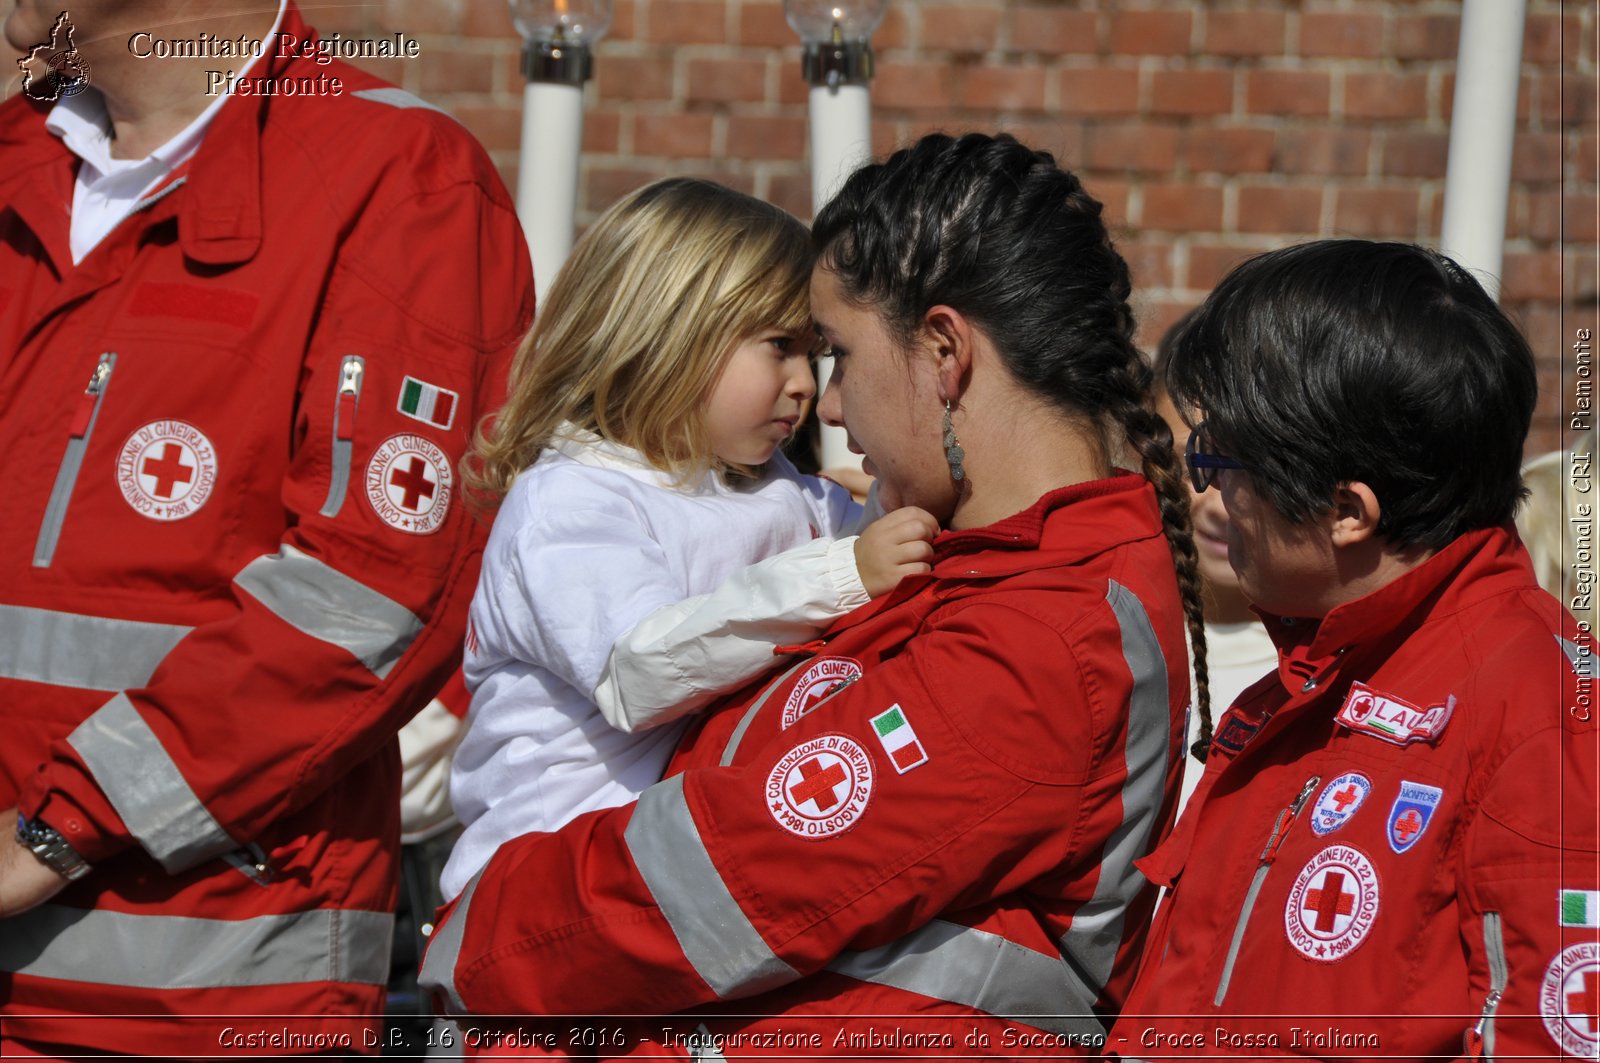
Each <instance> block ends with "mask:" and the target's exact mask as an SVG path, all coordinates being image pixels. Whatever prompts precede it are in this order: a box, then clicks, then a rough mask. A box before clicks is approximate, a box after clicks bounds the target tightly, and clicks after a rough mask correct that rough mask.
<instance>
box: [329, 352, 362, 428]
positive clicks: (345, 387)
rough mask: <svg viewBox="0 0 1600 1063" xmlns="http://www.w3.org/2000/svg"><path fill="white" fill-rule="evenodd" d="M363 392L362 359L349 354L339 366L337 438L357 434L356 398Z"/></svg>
mask: <svg viewBox="0 0 1600 1063" xmlns="http://www.w3.org/2000/svg"><path fill="white" fill-rule="evenodd" d="M360 394H361V359H359V358H357V357H355V356H354V355H347V356H346V357H345V360H344V365H342V366H340V367H339V432H338V435H337V436H336V437H335V438H338V439H342V440H350V439H354V438H355V436H356V399H357V397H359V396H360Z"/></svg>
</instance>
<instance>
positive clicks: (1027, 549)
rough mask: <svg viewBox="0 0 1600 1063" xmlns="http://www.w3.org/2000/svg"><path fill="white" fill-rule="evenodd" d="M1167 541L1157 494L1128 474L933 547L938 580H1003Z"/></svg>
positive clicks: (948, 536)
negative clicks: (1128, 545)
mask: <svg viewBox="0 0 1600 1063" xmlns="http://www.w3.org/2000/svg"><path fill="white" fill-rule="evenodd" d="M1161 534H1162V525H1161V509H1160V507H1159V505H1158V504H1157V502H1156V496H1155V489H1154V488H1152V487H1151V486H1150V484H1149V483H1148V481H1146V480H1145V478H1144V477H1143V476H1140V475H1138V474H1137V473H1127V472H1124V473H1122V474H1121V475H1117V476H1113V477H1111V478H1109V479H1105V480H1091V481H1089V482H1087V483H1080V484H1072V485H1071V486H1069V487H1061V488H1057V489H1056V490H1054V491H1051V492H1049V493H1048V494H1046V495H1044V496H1043V497H1042V498H1040V499H1039V500H1038V501H1037V502H1035V503H1034V504H1033V505H1031V506H1029V507H1028V508H1027V509H1025V510H1023V511H1022V512H1020V513H1016V514H1013V515H1012V516H1009V517H1006V518H1004V519H1003V520H998V521H996V522H995V523H993V524H989V525H986V526H984V527H981V528H965V529H962V530H961V531H951V532H945V533H943V534H941V535H939V536H938V537H937V538H936V539H934V541H933V554H934V562H933V571H934V575H935V576H938V577H968V578H971V577H978V578H988V577H999V576H1009V575H1014V574H1016V573H1018V572H1021V571H1024V570H1027V569H1035V568H1049V567H1053V566H1056V565H1064V564H1072V563H1075V562H1078V561H1082V560H1083V559H1084V558H1088V557H1092V556H1094V555H1095V554H1099V553H1103V552H1104V551H1106V550H1110V549H1113V548H1115V547H1117V546H1121V545H1122V544H1124V543H1128V542H1133V541H1135V540H1138V539H1148V538H1150V537H1152V536H1157V535H1161Z"/></svg>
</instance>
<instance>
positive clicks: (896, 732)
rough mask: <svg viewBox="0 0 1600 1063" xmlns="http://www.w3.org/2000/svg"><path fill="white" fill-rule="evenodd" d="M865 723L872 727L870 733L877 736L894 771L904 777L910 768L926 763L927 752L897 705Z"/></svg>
mask: <svg viewBox="0 0 1600 1063" xmlns="http://www.w3.org/2000/svg"><path fill="white" fill-rule="evenodd" d="M867 722H868V723H870V724H871V725H872V732H873V734H875V735H877V736H878V742H879V744H880V745H882V746H883V751H884V752H885V753H887V754H889V760H890V762H891V763H893V764H894V770H895V771H897V772H898V773H900V774H901V775H904V774H905V773H906V772H908V771H910V770H911V769H912V768H915V767H918V766H920V765H923V764H926V763H928V752H927V750H925V749H923V748H922V743H921V742H919V741H917V732H916V731H915V730H913V729H912V727H911V721H910V720H908V719H906V714H905V711H904V710H902V709H901V708H900V706H899V705H891V706H889V708H888V709H887V710H885V711H883V712H880V713H878V715H876V716H874V717H873V718H872V719H870V720H868V721H867Z"/></svg>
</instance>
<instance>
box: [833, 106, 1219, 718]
mask: <svg viewBox="0 0 1600 1063" xmlns="http://www.w3.org/2000/svg"><path fill="white" fill-rule="evenodd" d="M1100 211H1101V207H1100V203H1099V202H1098V201H1097V200H1095V199H1094V198H1093V197H1091V196H1090V195H1089V194H1088V193H1087V192H1085V191H1084V190H1083V185H1082V184H1081V183H1080V182H1079V181H1078V179H1077V178H1076V177H1075V176H1073V175H1072V174H1070V173H1068V172H1067V171H1065V170H1063V169H1061V168H1060V167H1059V166H1057V165H1056V161H1055V159H1054V158H1053V157H1052V156H1051V155H1050V154H1049V153H1047V152H1043V151H1033V150H1031V149H1029V148H1026V147H1024V146H1023V145H1022V144H1019V143H1018V142H1017V141H1016V140H1015V139H1013V138H1012V137H1010V136H1006V135H1004V134H1002V135H1000V136H993V137H991V136H984V135H981V134H977V133H969V134H967V135H965V136H963V137H961V138H960V139H954V138H952V137H948V136H944V135H942V134H934V135H931V136H927V137H924V138H923V139H922V140H920V141H918V142H917V143H916V144H915V145H913V146H912V147H909V148H905V149H903V150H901V151H898V152H896V153H895V154H894V155H892V156H890V157H889V159H888V161H886V162H883V163H880V164H877V165H874V166H866V167H863V168H862V169H860V170H857V171H856V172H855V173H854V174H853V175H851V177H850V179H849V180H848V181H846V182H845V185H844V187H843V188H842V189H841V190H840V191H839V194H838V195H837V196H835V197H834V199H833V200H832V201H831V202H830V203H829V204H828V205H827V206H826V207H824V208H823V210H822V212H821V213H820V214H818V215H817V219H816V222H815V223H814V224H813V226H812V242H813V243H814V245H815V246H816V249H817V252H818V255H819V261H820V262H821V263H822V264H823V265H824V267H825V268H826V269H828V270H829V271H830V272H831V273H832V274H834V276H835V277H836V278H837V280H838V283H839V286H840V288H841V290H842V291H843V292H844V294H845V296H846V297H847V298H849V299H851V300H853V301H855V302H857V303H859V304H861V305H865V306H871V307H872V308H873V309H874V310H875V311H876V312H877V313H879V314H880V315H881V316H882V318H883V320H884V322H885V324H886V325H887V326H888V328H889V329H890V331H891V333H893V334H894V335H896V336H897V337H898V338H899V339H900V340H901V342H902V343H906V342H909V341H910V340H911V338H912V337H913V336H915V335H916V333H917V330H918V329H919V328H920V327H921V324H922V320H923V314H924V313H925V312H926V311H927V309H928V308H929V307H931V306H936V305H939V304H943V305H946V306H950V307H953V308H954V309H956V310H958V311H960V312H961V313H962V314H963V315H965V316H966V317H967V318H968V319H970V320H971V321H972V322H973V323H974V324H975V325H976V326H977V327H979V328H981V329H982V330H983V333H984V335H985V336H987V337H988V338H989V340H990V341H991V342H992V343H993V344H994V345H995V348H996V349H997V350H998V351H999V352H1000V355H1001V357H1002V358H1003V359H1004V361H1005V364H1006V366H1007V368H1008V369H1009V370H1010V372H1011V374H1012V376H1013V377H1015V378H1016V380H1017V381H1018V382H1019V383H1021V384H1022V385H1024V386H1025V387H1026V388H1028V390H1030V391H1031V392H1033V393H1034V394H1036V395H1038V396H1039V397H1041V398H1043V399H1046V400H1048V401H1050V402H1052V403H1053V404H1054V405H1055V406H1056V407H1057V408H1058V409H1060V410H1062V411H1063V412H1065V413H1068V414H1070V415H1073V416H1078V417H1084V418H1087V419H1089V420H1090V421H1092V422H1093V423H1094V424H1096V425H1097V426H1099V428H1100V430H1101V432H1102V434H1109V433H1108V429H1110V430H1115V434H1117V435H1121V436H1124V437H1126V439H1127V442H1128V445H1129V446H1131V447H1132V448H1133V449H1134V450H1135V451H1137V452H1138V454H1139V458H1140V461H1141V463H1142V465H1143V467H1144V473H1145V475H1146V476H1147V477H1148V478H1149V479H1150V481H1151V483H1152V484H1154V486H1155V489H1156V495H1157V497H1158V499H1159V500H1160V504H1161V518H1162V523H1163V525H1164V527H1165V530H1166V535H1167V541H1168V544H1169V545H1170V547H1171V549H1172V557H1173V563H1174V566H1175V568H1176V570H1177V577H1178V586H1179V589H1180V591H1181V592H1182V594H1183V605H1184V612H1185V614H1186V616H1187V619H1188V627H1189V635H1190V641H1191V643H1192V648H1193V653H1194V671H1195V687H1196V691H1195V695H1196V696H1195V701H1196V704H1197V706H1198V708H1199V711H1200V715H1201V740H1202V742H1203V743H1204V744H1205V745H1207V746H1209V745H1210V740H1211V699H1210V688H1209V683H1208V681H1207V673H1206V651H1205V625H1204V619H1203V610H1202V604H1201V596H1200V573H1199V564H1198V561H1199V559H1198V557H1197V555H1196V553H1195V547H1194V536H1193V533H1192V531H1191V530H1190V526H1189V495H1188V490H1187V488H1185V486H1184V480H1183V476H1182V473H1181V472H1180V467H1179V465H1178V463H1177V460H1176V458H1175V456H1174V455H1173V452H1172V432H1171V430H1170V429H1169V428H1168V427H1167V424H1166V422H1165V421H1163V420H1162V419H1161V418H1160V417H1159V416H1157V415H1156V413H1155V410H1154V407H1153V405H1152V397H1151V394H1150V384H1151V380H1152V374H1151V371H1150V368H1149V366H1148V365H1147V364H1146V362H1145V360H1144V358H1143V356H1142V355H1141V354H1140V353H1139V351H1138V349H1137V348H1136V347H1134V345H1133V313H1132V311H1131V310H1130V309H1129V308H1128V293H1129V291H1130V285H1129V280H1128V266H1127V264H1126V263H1125V262H1123V260H1122V256H1121V255H1119V254H1118V253H1117V251H1116V249H1115V248H1114V247H1113V246H1112V243H1111V237H1110V235H1109V234H1108V233H1107V232H1106V227H1105V223H1104V222H1102V221H1101V218H1100Z"/></svg>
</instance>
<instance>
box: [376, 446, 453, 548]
mask: <svg viewBox="0 0 1600 1063" xmlns="http://www.w3.org/2000/svg"><path fill="white" fill-rule="evenodd" d="M454 484H455V477H454V474H453V473H452V472H451V466H450V460H449V458H448V457H446V455H445V452H444V451H443V450H442V449H440V447H439V446H438V444H436V443H434V442H433V440H431V439H428V438H427V437H426V436H420V435H414V434H412V433H409V432H407V433H402V434H400V435H394V436H390V437H389V438H388V439H385V440H384V441H383V443H382V445H380V446H379V447H378V449H377V450H376V451H374V452H373V455H372V460H371V461H370V462H368V463H367V479H366V487H367V501H368V502H370V503H372V509H373V512H375V513H377V515H378V517H379V518H380V519H381V520H382V521H383V522H384V523H385V524H387V525H389V526H390V527H391V528H398V529H399V530H400V531H403V532H409V533H410V534H412V535H431V534H433V533H434V532H436V531H438V530H439V529H440V528H441V527H443V525H444V520H445V516H446V515H447V514H448V513H449V510H450V500H451V495H452V489H453V487H454Z"/></svg>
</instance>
